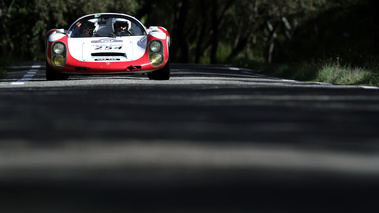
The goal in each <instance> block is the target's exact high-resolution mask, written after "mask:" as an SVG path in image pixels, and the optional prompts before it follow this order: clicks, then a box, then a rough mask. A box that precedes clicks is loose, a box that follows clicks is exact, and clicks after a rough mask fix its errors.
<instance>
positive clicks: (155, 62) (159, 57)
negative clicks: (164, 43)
mask: <svg viewBox="0 0 379 213" xmlns="http://www.w3.org/2000/svg"><path fill="white" fill-rule="evenodd" d="M150 61H151V63H152V64H153V65H160V64H161V63H162V61H163V57H162V55H161V54H158V53H155V54H153V55H152V56H151V57H150Z"/></svg>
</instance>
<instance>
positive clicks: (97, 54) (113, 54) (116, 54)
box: [91, 53, 125, 57]
mask: <svg viewBox="0 0 379 213" xmlns="http://www.w3.org/2000/svg"><path fill="white" fill-rule="evenodd" d="M91 55H92V56H106V57H107V56H122V57H125V53H92V54H91Z"/></svg>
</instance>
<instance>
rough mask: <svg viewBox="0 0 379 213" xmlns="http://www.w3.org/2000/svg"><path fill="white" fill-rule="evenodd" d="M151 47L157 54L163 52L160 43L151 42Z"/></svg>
mask: <svg viewBox="0 0 379 213" xmlns="http://www.w3.org/2000/svg"><path fill="white" fill-rule="evenodd" d="M149 47H150V51H151V52H155V53H156V52H159V51H160V50H161V48H162V44H161V43H160V42H159V41H157V40H155V41H152V42H150V45H149Z"/></svg>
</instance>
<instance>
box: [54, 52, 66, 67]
mask: <svg viewBox="0 0 379 213" xmlns="http://www.w3.org/2000/svg"><path fill="white" fill-rule="evenodd" d="M53 62H54V64H55V66H57V67H63V66H64V64H65V59H64V57H63V56H61V55H58V56H55V57H54V59H53Z"/></svg>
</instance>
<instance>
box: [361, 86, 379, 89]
mask: <svg viewBox="0 0 379 213" xmlns="http://www.w3.org/2000/svg"><path fill="white" fill-rule="evenodd" d="M362 88H363V89H379V87H370V86H362Z"/></svg>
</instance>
